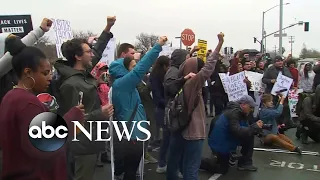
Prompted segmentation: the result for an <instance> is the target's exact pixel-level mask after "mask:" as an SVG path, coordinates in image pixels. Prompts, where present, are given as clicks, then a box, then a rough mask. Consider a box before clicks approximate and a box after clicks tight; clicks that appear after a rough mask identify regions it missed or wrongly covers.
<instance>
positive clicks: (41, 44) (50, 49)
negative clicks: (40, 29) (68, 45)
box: [34, 36, 58, 62]
mask: <svg viewBox="0 0 320 180" xmlns="http://www.w3.org/2000/svg"><path fill="white" fill-rule="evenodd" d="M34 46H35V47H37V48H39V49H40V50H41V51H42V52H43V53H44V54H45V55H46V56H47V58H48V59H49V61H50V62H55V61H56V60H57V58H58V56H57V52H56V45H55V44H54V43H53V42H52V41H51V40H50V38H49V37H48V36H43V37H41V38H40V39H39V40H38V41H37V42H36V43H35V44H34Z"/></svg>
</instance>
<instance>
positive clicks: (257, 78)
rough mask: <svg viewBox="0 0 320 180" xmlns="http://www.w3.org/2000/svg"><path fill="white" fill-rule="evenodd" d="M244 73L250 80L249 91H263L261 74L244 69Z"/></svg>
mask: <svg viewBox="0 0 320 180" xmlns="http://www.w3.org/2000/svg"><path fill="white" fill-rule="evenodd" d="M245 75H246V76H247V78H248V80H249V81H250V82H251V87H250V91H258V92H264V89H265V85H264V84H263V83H262V77H263V74H260V73H256V72H252V71H245Z"/></svg>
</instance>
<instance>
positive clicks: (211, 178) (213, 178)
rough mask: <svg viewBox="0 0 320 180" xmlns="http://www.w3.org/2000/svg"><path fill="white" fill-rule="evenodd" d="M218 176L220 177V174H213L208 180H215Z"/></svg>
mask: <svg viewBox="0 0 320 180" xmlns="http://www.w3.org/2000/svg"><path fill="white" fill-rule="evenodd" d="M220 176H222V174H214V175H213V176H211V177H210V178H209V179H208V180H217V179H218V178H219V177H220Z"/></svg>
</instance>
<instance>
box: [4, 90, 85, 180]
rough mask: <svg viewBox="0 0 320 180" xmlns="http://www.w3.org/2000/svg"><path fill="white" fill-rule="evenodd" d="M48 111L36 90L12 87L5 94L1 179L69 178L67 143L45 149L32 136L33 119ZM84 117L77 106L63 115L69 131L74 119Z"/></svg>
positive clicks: (42, 179) (50, 179)
mask: <svg viewBox="0 0 320 180" xmlns="http://www.w3.org/2000/svg"><path fill="white" fill-rule="evenodd" d="M48 111H49V109H48V108H47V107H46V106H45V105H43V104H42V103H41V102H40V101H39V100H38V98H37V97H36V96H35V95H34V94H32V93H30V92H28V91H26V90H24V89H19V88H16V89H13V90H11V91H9V92H8V93H7V94H6V95H5V96H4V98H3V100H2V103H1V105H0V114H1V116H0V143H1V148H2V158H3V159H2V174H1V179H2V180H36V179H39V180H40V179H41V180H67V167H66V166H67V159H66V150H65V147H63V148H60V149H59V150H58V151H55V152H42V151H39V150H38V149H36V148H35V147H33V145H32V144H31V142H30V140H29V135H28V129H29V124H30V122H31V120H32V119H33V118H34V117H35V116H36V115H38V114H40V113H42V112H48ZM82 118H83V114H82V112H81V111H80V110H79V109H77V108H72V109H71V110H70V111H69V112H68V113H67V114H66V115H65V116H64V119H65V120H66V122H67V124H68V126H69V133H70V134H71V133H72V130H71V129H72V126H71V121H72V120H80V119H82ZM70 130H71V131H70Z"/></svg>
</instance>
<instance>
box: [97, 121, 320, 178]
mask: <svg viewBox="0 0 320 180" xmlns="http://www.w3.org/2000/svg"><path fill="white" fill-rule="evenodd" d="M208 124H209V122H208ZM294 132H295V130H289V131H288V132H287V135H288V136H290V137H291V139H292V140H294V142H295V143H296V144H297V145H300V147H302V149H303V150H304V151H313V152H319V151H320V144H314V143H311V144H309V145H301V143H300V142H299V141H298V140H296V139H295V138H294ZM255 147H261V144H260V143H259V141H258V139H257V141H256V143H255ZM203 149H204V150H203V157H209V156H210V149H209V147H208V145H207V143H205V144H204V148H203ZM152 154H153V155H154V157H157V153H152ZM253 160H254V165H255V166H257V167H258V168H259V169H258V172H240V171H237V170H236V168H232V169H231V170H230V172H229V173H228V174H227V175H225V176H221V177H219V178H218V180H235V179H237V180H270V179H272V180H286V179H290V180H302V179H305V180H320V156H311V155H303V156H298V155H296V154H285V153H273V152H264V151H255V152H254V158H253ZM155 169H156V165H152V164H150V165H149V164H148V165H146V166H145V171H146V175H145V177H144V179H145V180H165V175H163V174H158V173H156V172H155ZM110 172H111V169H110V165H109V164H106V165H105V166H104V167H103V168H98V169H97V173H96V177H95V180H111V175H110ZM212 176H213V174H210V173H208V172H204V171H200V172H199V180H214V179H215V178H213V177H212ZM209 178H210V179H209Z"/></svg>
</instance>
